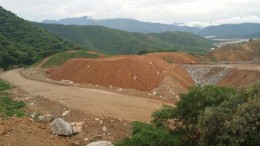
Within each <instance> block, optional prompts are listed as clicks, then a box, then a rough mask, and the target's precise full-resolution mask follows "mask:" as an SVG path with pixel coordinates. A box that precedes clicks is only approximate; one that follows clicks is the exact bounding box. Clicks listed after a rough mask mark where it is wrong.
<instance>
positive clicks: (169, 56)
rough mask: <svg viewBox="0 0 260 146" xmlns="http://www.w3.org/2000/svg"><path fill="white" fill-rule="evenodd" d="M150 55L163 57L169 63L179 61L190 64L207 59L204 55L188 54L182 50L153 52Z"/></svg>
mask: <svg viewBox="0 0 260 146" xmlns="http://www.w3.org/2000/svg"><path fill="white" fill-rule="evenodd" d="M148 55H149V56H156V57H160V58H161V59H163V60H165V61H167V62H169V63H179V64H187V63H188V64H190V63H192V64H193V63H199V62H202V61H203V62H204V61H206V60H207V59H206V58H205V57H202V56H195V55H192V54H187V53H181V52H173V53H169V52H162V53H152V54H148Z"/></svg>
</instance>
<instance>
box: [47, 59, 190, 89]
mask: <svg viewBox="0 0 260 146" xmlns="http://www.w3.org/2000/svg"><path fill="white" fill-rule="evenodd" d="M179 58H180V59H177V60H179V61H180V60H181V57H179ZM190 60H191V59H189V60H188V59H187V60H186V59H185V58H184V59H183V60H181V62H189V61H190ZM46 73H47V74H48V76H49V78H51V79H54V80H70V81H73V82H76V83H88V84H93V85H102V86H106V87H110V86H113V87H120V88H128V89H137V90H141V91H151V90H152V89H154V88H156V87H158V86H159V84H160V83H161V81H162V80H163V79H164V78H165V75H168V74H170V75H172V76H174V77H176V78H177V79H178V80H179V81H181V82H182V85H186V84H188V85H192V84H193V81H192V80H191V78H190V77H189V76H188V74H187V72H186V71H185V70H184V69H182V68H181V67H180V66H178V65H172V64H170V63H168V62H167V61H165V60H164V59H162V58H161V57H158V56H157V55H142V56H138V55H129V56H115V57H110V58H103V59H72V60H69V61H67V62H66V63H65V64H64V65H62V66H60V67H58V68H54V69H50V70H47V71H46Z"/></svg>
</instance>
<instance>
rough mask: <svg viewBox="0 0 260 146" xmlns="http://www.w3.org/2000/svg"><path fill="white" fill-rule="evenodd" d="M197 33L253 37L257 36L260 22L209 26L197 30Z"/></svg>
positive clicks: (228, 36)
mask: <svg viewBox="0 0 260 146" xmlns="http://www.w3.org/2000/svg"><path fill="white" fill-rule="evenodd" d="M198 34H199V35H202V36H216V37H220V38H255V37H259V34H260V24H255V23H243V24H222V25H218V26H209V27H207V28H204V29H203V30H201V31H199V32H198ZM257 34H258V35H257Z"/></svg>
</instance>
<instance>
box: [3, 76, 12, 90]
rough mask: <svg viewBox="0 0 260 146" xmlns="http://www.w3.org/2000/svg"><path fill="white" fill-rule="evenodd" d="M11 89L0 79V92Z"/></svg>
mask: <svg viewBox="0 0 260 146" xmlns="http://www.w3.org/2000/svg"><path fill="white" fill-rule="evenodd" d="M9 89H11V85H10V84H8V83H6V82H5V81H3V80H2V79H0V91H5V90H9Z"/></svg>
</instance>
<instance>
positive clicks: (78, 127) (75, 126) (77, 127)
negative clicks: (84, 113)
mask: <svg viewBox="0 0 260 146" xmlns="http://www.w3.org/2000/svg"><path fill="white" fill-rule="evenodd" d="M70 125H71V126H72V132H73V134H77V133H80V132H82V130H83V125H84V122H71V123H70Z"/></svg>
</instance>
